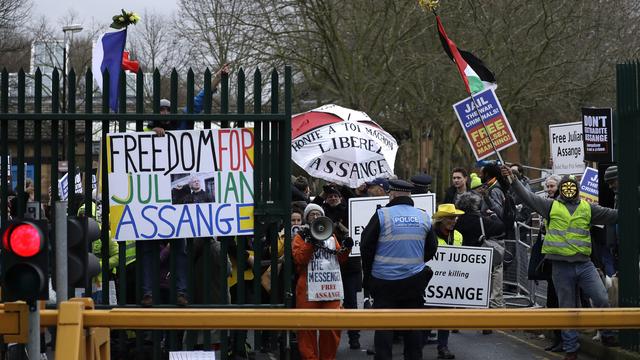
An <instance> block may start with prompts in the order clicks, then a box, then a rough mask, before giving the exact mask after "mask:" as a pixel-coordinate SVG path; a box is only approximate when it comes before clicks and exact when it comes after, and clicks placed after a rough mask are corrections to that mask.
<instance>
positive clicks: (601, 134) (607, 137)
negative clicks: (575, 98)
mask: <svg viewBox="0 0 640 360" xmlns="http://www.w3.org/2000/svg"><path fill="white" fill-rule="evenodd" d="M582 130H583V133H584V159H585V160H587V161H595V162H612V161H613V110H612V109H611V108H582Z"/></svg>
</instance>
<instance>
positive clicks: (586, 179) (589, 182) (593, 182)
mask: <svg viewBox="0 0 640 360" xmlns="http://www.w3.org/2000/svg"><path fill="white" fill-rule="evenodd" d="M580 198H581V199H582V200H585V201H588V202H590V203H594V204H597V203H598V169H594V168H590V167H587V168H586V169H585V170H584V174H582V180H580Z"/></svg>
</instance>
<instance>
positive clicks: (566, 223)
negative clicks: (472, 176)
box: [501, 166, 618, 360]
mask: <svg viewBox="0 0 640 360" xmlns="http://www.w3.org/2000/svg"><path fill="white" fill-rule="evenodd" d="M501 172H502V175H503V176H505V177H507V178H509V180H510V181H511V186H512V187H513V190H514V192H515V193H516V195H518V197H519V198H520V199H521V200H522V202H523V203H524V204H526V205H527V206H529V207H530V208H531V209H533V210H534V211H535V212H537V213H538V214H540V215H541V216H542V217H544V219H545V220H546V221H547V234H546V235H545V237H544V242H543V243H542V253H543V254H544V255H545V257H546V259H548V260H550V261H551V264H552V266H551V268H552V274H551V277H552V279H553V283H554V285H555V288H556V292H557V295H558V302H559V307H560V308H576V307H578V306H579V304H578V303H577V301H576V295H577V294H576V289H577V288H580V289H581V290H582V292H583V294H584V295H586V296H587V297H589V298H590V299H591V301H592V304H593V307H596V308H606V307H609V299H608V296H607V290H606V289H605V287H604V284H603V283H602V280H600V276H599V275H598V272H597V271H596V268H595V266H594V265H593V262H591V258H590V255H591V235H590V232H589V230H590V228H591V226H593V225H607V224H613V223H615V222H616V221H617V220H618V211H617V210H615V209H607V208H604V207H602V206H600V205H598V204H591V203H588V202H586V201H584V200H581V199H580V195H579V193H580V185H579V184H578V181H577V180H576V178H575V177H574V176H564V177H563V178H562V180H561V182H560V184H559V186H558V188H559V190H560V195H559V196H558V197H557V198H556V199H544V198H542V197H539V196H536V195H535V194H533V193H532V192H529V191H527V190H526V189H525V188H524V186H522V184H521V183H520V182H519V181H517V179H516V178H515V176H514V175H513V173H512V171H511V169H510V168H509V167H507V166H503V167H502V168H501ZM601 341H602V343H603V344H604V345H606V346H613V345H616V343H617V341H616V339H615V337H614V335H613V333H612V332H611V331H605V330H602V331H601ZM562 342H563V344H562V347H563V350H564V351H566V356H565V360H574V359H577V357H578V355H577V354H578V349H579V348H580V344H579V343H578V333H577V332H576V331H575V330H563V331H562Z"/></svg>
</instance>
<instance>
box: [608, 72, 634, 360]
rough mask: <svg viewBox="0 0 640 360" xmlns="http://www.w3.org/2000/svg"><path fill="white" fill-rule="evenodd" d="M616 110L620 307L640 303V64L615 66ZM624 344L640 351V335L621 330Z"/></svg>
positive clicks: (615, 145) (615, 146) (614, 127)
mask: <svg viewBox="0 0 640 360" xmlns="http://www.w3.org/2000/svg"><path fill="white" fill-rule="evenodd" d="M616 85H617V86H616V93H617V112H616V113H615V116H614V125H613V129H614V134H615V136H614V151H615V159H616V161H617V163H618V169H619V171H618V182H619V192H618V211H619V214H621V216H620V217H619V220H618V238H619V239H620V241H619V254H620V256H619V268H620V295H619V296H620V306H621V307H634V306H638V304H640V289H639V287H638V283H639V280H640V277H639V274H638V253H639V252H640V245H639V244H638V241H637V239H638V238H640V221H639V220H640V219H639V216H638V208H639V207H640V197H639V195H638V184H640V164H639V163H638V159H640V146H639V144H638V139H639V138H640V126H639V125H638V123H639V122H640V63H638V61H634V62H628V63H626V64H618V65H617V67H616ZM620 343H621V344H622V346H623V347H625V348H627V349H631V350H635V351H638V350H639V345H640V335H639V333H638V332H637V331H622V332H621V333H620Z"/></svg>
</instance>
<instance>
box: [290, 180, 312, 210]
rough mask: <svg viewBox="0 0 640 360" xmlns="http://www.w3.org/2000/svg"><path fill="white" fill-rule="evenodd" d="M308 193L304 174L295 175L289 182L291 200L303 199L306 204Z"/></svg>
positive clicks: (308, 189)
mask: <svg viewBox="0 0 640 360" xmlns="http://www.w3.org/2000/svg"><path fill="white" fill-rule="evenodd" d="M310 194H311V189H310V188H309V180H307V178H306V177H304V176H298V177H296V178H295V180H293V182H292V183H291V201H304V202H306V203H307V204H308V203H309V202H310V200H309V195H310Z"/></svg>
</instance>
